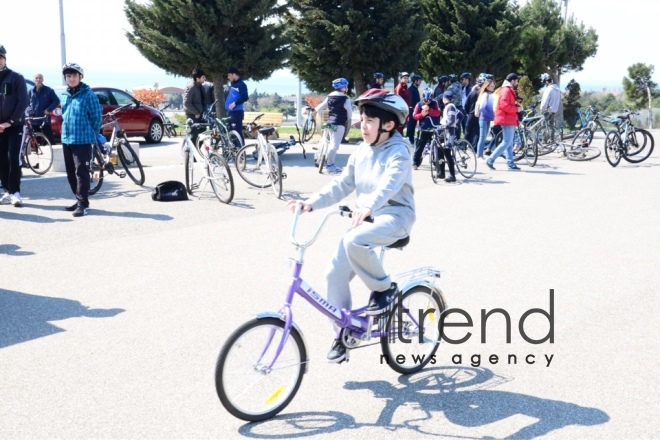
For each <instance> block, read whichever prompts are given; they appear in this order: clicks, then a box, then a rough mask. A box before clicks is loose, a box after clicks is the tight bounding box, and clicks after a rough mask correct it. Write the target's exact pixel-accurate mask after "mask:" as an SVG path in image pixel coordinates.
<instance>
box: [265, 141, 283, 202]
mask: <svg viewBox="0 0 660 440" xmlns="http://www.w3.org/2000/svg"><path fill="white" fill-rule="evenodd" d="M268 160H269V162H270V176H269V179H270V183H271V187H272V188H273V194H275V197H277V198H278V199H279V198H280V197H282V180H283V176H282V161H281V160H280V157H279V156H278V155H277V151H275V148H273V147H272V146H271V147H269V148H268Z"/></svg>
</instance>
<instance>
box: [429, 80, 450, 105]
mask: <svg viewBox="0 0 660 440" xmlns="http://www.w3.org/2000/svg"><path fill="white" fill-rule="evenodd" d="M437 79H438V85H437V86H435V90H433V99H437V98H440V100H442V94H443V93H445V88H446V87H447V81H448V78H447V75H441V76H439V77H438V78H437Z"/></svg>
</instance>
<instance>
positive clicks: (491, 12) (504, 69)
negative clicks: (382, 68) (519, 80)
mask: <svg viewBox="0 0 660 440" xmlns="http://www.w3.org/2000/svg"><path fill="white" fill-rule="evenodd" d="M421 3H422V9H423V11H424V15H425V17H426V21H427V25H426V30H427V32H428V39H427V40H426V41H424V43H423V44H422V47H421V49H420V70H421V71H422V72H423V73H424V76H425V77H428V78H433V77H436V76H438V75H440V74H445V75H446V74H450V73H455V74H457V75H460V74H461V73H462V72H471V73H472V75H473V76H475V77H476V76H477V75H478V74H479V73H480V72H485V73H490V74H493V75H495V77H496V78H502V79H503V78H504V77H505V76H506V75H507V74H508V73H509V72H511V71H512V67H511V65H512V61H513V59H514V56H515V48H516V47H517V45H518V44H517V35H518V26H517V18H516V16H515V14H514V11H513V9H512V6H511V5H510V4H509V2H508V0H422V2H421Z"/></svg>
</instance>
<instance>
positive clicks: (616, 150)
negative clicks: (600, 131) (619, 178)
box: [605, 130, 623, 167]
mask: <svg viewBox="0 0 660 440" xmlns="http://www.w3.org/2000/svg"><path fill="white" fill-rule="evenodd" d="M622 155H623V149H622V143H621V137H620V136H619V133H617V131H616V130H612V131H610V132H609V133H607V136H605V158H606V159H607V162H608V163H609V164H610V165H612V167H616V166H617V165H619V162H621V156H622Z"/></svg>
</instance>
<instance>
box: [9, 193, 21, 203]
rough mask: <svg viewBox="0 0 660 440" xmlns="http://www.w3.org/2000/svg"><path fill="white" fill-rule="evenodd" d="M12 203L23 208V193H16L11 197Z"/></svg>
mask: <svg viewBox="0 0 660 440" xmlns="http://www.w3.org/2000/svg"><path fill="white" fill-rule="evenodd" d="M10 202H11V204H12V205H14V206H21V205H22V204H23V200H22V199H21V193H19V192H15V193H14V194H12V195H11V196H10Z"/></svg>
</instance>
